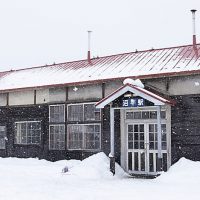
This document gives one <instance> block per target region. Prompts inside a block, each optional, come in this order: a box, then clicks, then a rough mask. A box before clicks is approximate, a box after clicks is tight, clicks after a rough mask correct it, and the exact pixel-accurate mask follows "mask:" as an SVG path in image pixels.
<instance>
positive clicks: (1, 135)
mask: <svg viewBox="0 0 200 200" xmlns="http://www.w3.org/2000/svg"><path fill="white" fill-rule="evenodd" d="M5 141H6V127H5V126H0V149H5V148H6V144H5Z"/></svg>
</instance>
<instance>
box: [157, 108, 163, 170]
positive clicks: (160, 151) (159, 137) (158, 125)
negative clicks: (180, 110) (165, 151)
mask: <svg viewBox="0 0 200 200" xmlns="http://www.w3.org/2000/svg"><path fill="white" fill-rule="evenodd" d="M157 140H158V160H157V167H158V169H157V170H158V171H162V133H161V106H158V107H157Z"/></svg>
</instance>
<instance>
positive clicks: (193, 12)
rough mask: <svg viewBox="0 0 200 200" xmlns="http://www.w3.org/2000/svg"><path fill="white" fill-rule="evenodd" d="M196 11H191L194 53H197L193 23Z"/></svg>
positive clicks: (194, 24)
mask: <svg viewBox="0 0 200 200" xmlns="http://www.w3.org/2000/svg"><path fill="white" fill-rule="evenodd" d="M196 11H197V10H195V9H192V10H191V12H192V27H193V38H192V39H193V48H194V50H195V53H197V39H196V23H195V12H196Z"/></svg>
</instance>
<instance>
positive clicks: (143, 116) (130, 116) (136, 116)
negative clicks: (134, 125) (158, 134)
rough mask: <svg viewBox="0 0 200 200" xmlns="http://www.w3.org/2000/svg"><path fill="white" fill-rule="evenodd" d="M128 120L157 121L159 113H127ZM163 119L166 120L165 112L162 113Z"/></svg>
mask: <svg viewBox="0 0 200 200" xmlns="http://www.w3.org/2000/svg"><path fill="white" fill-rule="evenodd" d="M126 119H157V111H127V112H126ZM161 119H166V112H165V111H161Z"/></svg>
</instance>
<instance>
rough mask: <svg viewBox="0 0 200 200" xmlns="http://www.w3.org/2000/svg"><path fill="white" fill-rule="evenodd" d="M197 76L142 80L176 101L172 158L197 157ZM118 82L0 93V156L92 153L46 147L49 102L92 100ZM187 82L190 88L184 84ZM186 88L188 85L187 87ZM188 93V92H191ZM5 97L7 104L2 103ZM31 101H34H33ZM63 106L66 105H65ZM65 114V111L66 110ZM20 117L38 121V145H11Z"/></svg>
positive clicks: (106, 137) (106, 142) (105, 140)
mask: <svg viewBox="0 0 200 200" xmlns="http://www.w3.org/2000/svg"><path fill="white" fill-rule="evenodd" d="M199 78H200V77H199V76H198V75H196V76H190V77H178V78H177V77H174V78H170V79H168V78H162V79H154V80H145V81H144V82H145V83H146V84H148V85H151V86H153V87H155V88H157V89H158V90H160V91H164V93H165V94H168V95H170V96H171V98H173V99H174V100H175V101H176V102H177V104H176V105H175V106H174V107H172V124H171V125H172V162H173V163H174V162H176V161H177V160H178V159H179V158H180V157H182V156H184V157H186V158H190V159H193V160H200V131H199V130H200V123H199V119H200V116H199V115H200V114H199V113H200V106H199V103H200V86H199V85H198V80H199ZM120 86H122V82H121V81H113V82H107V83H104V84H98V85H88V86H86V85H85V86H76V87H77V89H78V90H76V91H75V90H74V89H75V88H74V86H73V87H68V88H50V89H40V90H38V89H37V90H36V92H34V90H33V91H23V92H22V91H21V92H10V93H9V98H8V99H7V95H6V94H1V95H0V100H2V101H0V102H1V103H0V125H6V126H7V134H8V142H7V149H6V151H4V150H0V156H16V157H39V158H45V159H48V160H59V159H66V158H67V159H72V158H74V159H84V158H85V157H87V156H89V155H91V154H93V153H96V151H95V152H92V151H80V150H76V151H68V150H64V151H58V150H51V151H50V150H49V147H48V141H49V133H48V131H49V122H48V120H49V105H50V104H56V103H64V104H66V105H67V104H70V103H72V102H73V103H76V102H88V101H89V102H94V101H98V100H100V99H102V98H103V97H104V96H107V95H108V94H110V93H111V92H113V91H114V90H116V89H117V88H119V87H120ZM188 86H190V88H189V87H188ZM188 88H189V89H188ZM191 93H192V94H191ZM7 100H9V106H6V104H7ZM34 103H35V104H36V105H34ZM66 108H67V106H66ZM109 115H110V113H109V106H107V107H106V108H104V109H103V111H102V116H103V117H102V126H101V127H102V137H101V140H102V142H101V144H102V149H101V150H102V151H104V152H105V153H106V154H109V152H110V119H109ZM66 116H67V114H66ZM22 120H25V121H26V120H29V121H30V120H41V121H42V143H41V145H26V146H24V145H15V144H14V122H15V121H22ZM119 120H120V113H117V112H116V113H115V122H116V123H115V124H116V125H115V126H116V127H115V130H116V132H115V141H116V144H115V145H116V147H115V150H116V152H115V153H116V157H117V161H119V160H120V159H119V158H120V127H119V126H120V123H119V122H120V121H119Z"/></svg>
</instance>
